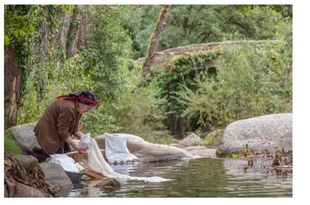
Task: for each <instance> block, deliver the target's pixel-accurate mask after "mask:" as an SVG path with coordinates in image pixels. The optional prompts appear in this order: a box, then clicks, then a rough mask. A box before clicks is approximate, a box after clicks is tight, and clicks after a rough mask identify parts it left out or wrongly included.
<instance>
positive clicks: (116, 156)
mask: <svg viewBox="0 0 310 205" xmlns="http://www.w3.org/2000/svg"><path fill="white" fill-rule="evenodd" d="M104 136H105V154H106V157H107V159H108V161H109V162H110V163H114V162H127V161H132V160H134V159H138V158H137V157H136V156H135V155H133V154H131V153H130V152H129V150H128V148H127V144H126V137H124V136H121V135H118V134H109V133H104Z"/></svg>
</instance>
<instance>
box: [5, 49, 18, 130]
mask: <svg viewBox="0 0 310 205" xmlns="http://www.w3.org/2000/svg"><path fill="white" fill-rule="evenodd" d="M18 60H19V59H18V57H17V56H16V55H15V53H14V50H13V48H12V47H11V46H4V76H5V78H4V129H8V128H10V127H13V126H15V125H16V124H17V107H18V102H19V98H20V90H21V77H22V70H21V69H20V67H19V66H18Z"/></svg>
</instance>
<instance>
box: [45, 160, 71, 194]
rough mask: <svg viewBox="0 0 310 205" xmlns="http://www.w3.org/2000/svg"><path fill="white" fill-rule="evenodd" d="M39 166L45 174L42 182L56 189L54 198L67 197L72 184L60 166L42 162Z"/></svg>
mask: <svg viewBox="0 0 310 205" xmlns="http://www.w3.org/2000/svg"><path fill="white" fill-rule="evenodd" d="M39 165H40V166H41V168H42V171H43V172H44V174H45V178H44V181H45V182H46V183H47V184H49V185H52V186H53V187H55V188H56V189H57V195H56V196H68V194H69V192H70V191H71V189H72V188H73V184H72V182H71V180H70V178H69V177H68V175H67V174H66V172H65V170H64V169H63V168H62V166H60V165H59V164H56V163H52V162H43V163H40V164H39Z"/></svg>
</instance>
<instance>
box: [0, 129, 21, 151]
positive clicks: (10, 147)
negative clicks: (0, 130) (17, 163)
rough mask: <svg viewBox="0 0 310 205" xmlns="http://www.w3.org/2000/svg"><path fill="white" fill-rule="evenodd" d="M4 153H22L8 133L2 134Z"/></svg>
mask: <svg viewBox="0 0 310 205" xmlns="http://www.w3.org/2000/svg"><path fill="white" fill-rule="evenodd" d="M3 142H4V151H5V152H8V153H12V154H21V153H22V151H21V150H20V148H19V146H18V145H17V142H16V141H15V140H14V139H13V138H12V136H11V134H9V133H8V132H4V141H3Z"/></svg>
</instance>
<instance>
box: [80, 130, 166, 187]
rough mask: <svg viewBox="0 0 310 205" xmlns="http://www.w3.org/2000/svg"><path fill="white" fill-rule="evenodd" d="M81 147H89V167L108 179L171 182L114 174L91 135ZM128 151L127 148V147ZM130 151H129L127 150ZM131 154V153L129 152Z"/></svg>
mask: <svg viewBox="0 0 310 205" xmlns="http://www.w3.org/2000/svg"><path fill="white" fill-rule="evenodd" d="M80 145H87V146H88V150H87V156H88V165H89V166H90V167H91V168H92V169H93V170H94V171H95V172H97V173H100V174H102V175H103V176H106V177H112V178H117V179H124V180H128V179H130V180H143V181H145V182H163V181H170V179H164V178H161V177H157V176H153V177H131V176H127V175H124V174H120V173H117V172H114V170H113V169H112V167H111V166H110V165H109V164H108V163H107V162H106V161H105V160H104V158H103V155H102V153H101V151H100V148H99V146H98V144H97V142H96V140H95V139H93V138H91V137H90V134H87V135H85V136H84V137H82V138H81V140H80V141H79V146H80ZM126 149H127V147H126ZM127 150H128V149H127ZM128 153H129V152H128Z"/></svg>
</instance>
